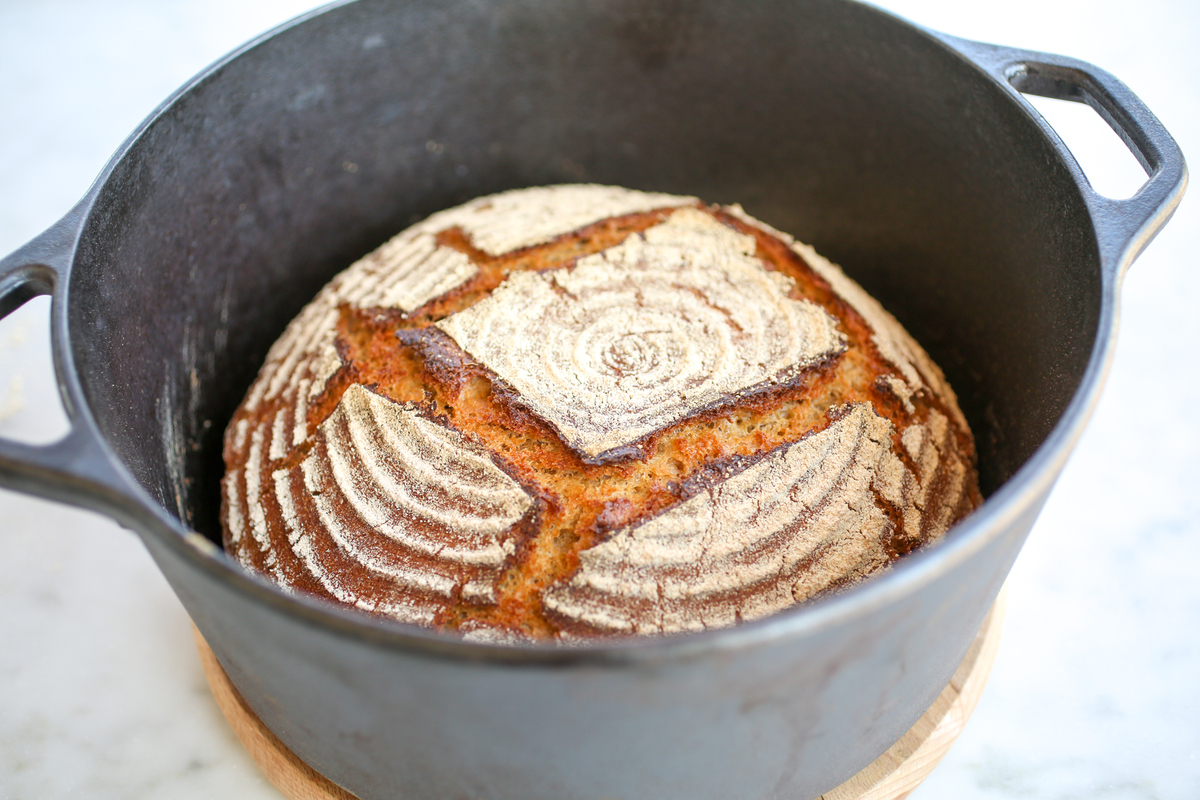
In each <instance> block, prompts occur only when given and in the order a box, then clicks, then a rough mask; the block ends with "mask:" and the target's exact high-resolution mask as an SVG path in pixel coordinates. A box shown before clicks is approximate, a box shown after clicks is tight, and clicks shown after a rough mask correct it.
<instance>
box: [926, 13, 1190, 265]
mask: <svg viewBox="0 0 1200 800" xmlns="http://www.w3.org/2000/svg"><path fill="white" fill-rule="evenodd" d="M935 35H936V36H937V37H938V38H940V39H941V40H942V41H944V42H946V44H948V45H950V46H951V47H953V48H954V49H955V50H957V51H959V52H960V53H962V54H963V55H964V56H966V57H967V58H968V59H970V60H971V61H972V62H973V63H974V64H976V65H977V66H979V67H981V68H983V69H984V70H986V71H988V72H989V73H991V74H992V75H993V76H994V77H995V78H997V79H999V80H1000V81H1001V83H1003V84H1004V85H1005V86H1007V87H1009V89H1010V90H1011V91H1012V92H1013V93H1014V95H1016V96H1017V97H1020V94H1021V93H1022V92H1024V93H1027V94H1033V95H1039V96H1041V97H1049V98H1053V99H1056V100H1070V101H1072V102H1076V103H1084V104H1086V105H1088V106H1091V108H1092V109H1093V110H1095V112H1096V113H1097V114H1099V115H1100V117H1101V118H1102V119H1103V120H1104V121H1105V122H1107V123H1108V125H1109V127H1111V128H1112V129H1113V130H1114V131H1115V132H1116V133H1117V135H1118V136H1120V137H1121V139H1122V140H1123V141H1124V142H1125V145H1126V146H1127V147H1128V148H1129V149H1130V150H1131V151H1132V152H1133V155H1134V156H1135V157H1136V158H1137V160H1138V161H1139V162H1140V163H1141V165H1142V167H1143V168H1144V169H1145V170H1146V173H1147V175H1148V178H1147V180H1146V182H1145V183H1144V184H1142V187H1141V188H1140V189H1138V191H1137V193H1136V194H1134V195H1133V196H1132V197H1129V198H1127V199H1123V200H1116V199H1113V198H1111V197H1105V196H1104V195H1102V194H1100V193H1098V192H1097V191H1096V190H1095V189H1093V188H1092V185H1091V183H1090V182H1089V181H1088V179H1087V176H1086V175H1084V172H1083V170H1082V168H1080V166H1079V162H1078V161H1076V159H1075V156H1074V155H1073V154H1072V153H1071V151H1070V149H1069V148H1068V147H1067V146H1066V144H1064V143H1063V141H1062V139H1061V138H1060V137H1059V136H1058V134H1057V133H1056V132H1055V130H1054V129H1053V128H1052V127H1051V126H1050V125H1049V124H1048V123H1047V122H1045V121H1044V120H1042V119H1041V115H1036V116H1037V118H1038V120H1039V122H1040V123H1041V125H1042V128H1043V130H1045V132H1046V133H1047V135H1048V136H1049V137H1050V140H1051V141H1052V142H1053V143H1054V145H1055V146H1056V147H1057V148H1058V150H1059V152H1060V153H1061V154H1062V156H1063V159H1064V161H1065V162H1066V164H1067V166H1068V168H1069V169H1070V170H1071V174H1072V177H1074V179H1075V182H1076V184H1078V186H1079V189H1080V191H1081V192H1082V193H1083V198H1084V201H1085V202H1086V203H1087V206H1088V210H1089V211H1090V212H1091V215H1092V221H1093V224H1094V225H1095V227H1096V239H1097V241H1098V242H1099V245H1100V258H1101V262H1102V264H1103V265H1104V266H1105V269H1106V271H1107V274H1106V276H1105V277H1106V278H1112V279H1115V280H1116V281H1119V280H1120V278H1121V276H1123V275H1124V274H1125V270H1126V269H1128V268H1129V265H1130V264H1131V263H1133V261H1134V259H1136V258H1137V257H1138V255H1139V254H1141V252H1142V251H1143V250H1144V249H1145V248H1146V245H1148V244H1150V241H1151V240H1152V239H1153V238H1154V236H1155V235H1156V234H1157V233H1158V232H1159V231H1160V230H1162V227H1163V226H1164V225H1166V224H1167V221H1168V220H1169V219H1170V218H1171V215H1172V214H1173V213H1175V208H1176V207H1177V206H1178V205H1179V201H1180V199H1181V198H1182V197H1183V192H1184V190H1185V189H1186V188H1187V181H1188V172H1187V164H1186V162H1185V161H1184V159H1183V152H1182V151H1181V150H1180V149H1179V145H1178V144H1176V143H1175V140H1174V139H1173V138H1172V137H1171V134H1169V133H1167V129H1166V128H1164V127H1163V125H1162V123H1161V122H1159V121H1158V118H1157V117H1155V116H1154V114H1153V113H1151V111H1150V109H1149V108H1147V107H1146V105H1145V103H1143V102H1142V101H1141V99H1139V98H1138V96H1137V95H1135V94H1134V93H1133V92H1132V91H1130V89H1129V87H1128V86H1126V85H1125V84H1124V83H1122V82H1121V81H1120V80H1118V79H1117V78H1116V76H1114V75H1113V74H1112V73H1110V72H1106V71H1105V70H1102V69H1100V68H1099V67H1096V66H1094V65H1092V64H1089V63H1087V62H1086V61H1080V60H1079V59H1075V58H1070V57H1068V56H1060V55H1054V54H1051V53H1039V52H1035V51H1031V50H1020V49H1017V48H1014V47H1002V46H999V45H992V44H985V43H983V42H975V41H971V40H969V39H959V38H957V37H954V36H949V35H946V34H942V33H936V34H935ZM1021 102H1022V103H1025V102H1026V101H1025V100H1024V99H1022V100H1021Z"/></svg>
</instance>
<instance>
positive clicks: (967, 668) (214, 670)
mask: <svg viewBox="0 0 1200 800" xmlns="http://www.w3.org/2000/svg"><path fill="white" fill-rule="evenodd" d="M1003 626H1004V592H1003V591H1001V593H1000V596H999V597H998V598H996V603H995V605H993V606H992V609H991V611H989V612H988V615H987V618H986V619H984V621H983V626H982V627H981V628H980V629H979V633H978V634H976V635H975V641H974V642H972V643H971V648H970V649H969V650H968V651H967V656H966V658H964V659H963V661H962V663H961V664H959V666H958V671H957V672H955V673H954V677H953V678H951V679H950V683H948V684H947V685H946V688H945V689H943V690H942V693H941V694H940V695H938V698H937V700H935V701H934V702H933V705H931V706H930V707H929V710H928V711H926V712H925V715H924V716H923V717H921V719H919V720H917V724H916V725H914V726H912V728H910V729H909V731H908V733H906V734H904V736H902V737H901V738H900V741H898V742H896V743H895V744H894V745H892V747H891V749H890V750H888V751H887V752H886V753H884V754H883V755H881V756H880V757H879V758H877V759H875V760H874V761H873V762H871V763H870V764H869V765H868V766H867V767H866V768H865V769H863V770H862V772H859V773H858V774H857V775H855V776H854V777H853V778H851V779H850V780H848V781H846V782H845V783H843V784H842V785H841V786H838V787H837V788H836V789H832V790H831V791H828V792H826V793H825V794H823V795H821V797H820V798H818V800H904V798H905V797H908V795H909V794H910V793H911V792H912V791H913V790H914V789H916V788H917V786H919V785H920V783H921V781H923V780H925V778H926V777H928V776H929V773H930V772H932V771H933V768H934V767H936V766H937V764H938V762H939V761H941V760H942V756H944V755H946V753H947V752H948V751H949V750H950V745H952V744H954V741H955V739H957V738H958V735H959V734H960V733H962V730H963V726H964V725H966V724H967V720H968V719H969V718H970V716H971V712H972V711H974V710H975V705H976V704H977V703H978V702H979V698H980V696H981V695H982V694H983V687H984V686H985V685H986V684H987V679H988V675H989V674H990V673H991V671H992V664H993V662H994V661H995V660H996V651H997V650H998V649H999V648H1000V630H1001V628H1002V627H1003ZM192 631H193V633H194V634H195V635H196V647H197V648H198V649H199V650H200V663H201V664H203V666H204V675H205V677H206V678H208V686H209V688H210V689H211V690H212V693H213V697H214V698H216V701H217V705H218V706H220V707H221V712H222V713H223V714H224V715H225V719H227V720H228V721H229V724H230V726H231V727H232V728H233V732H234V733H235V734H237V737H238V739H240V740H241V742H242V745H243V746H244V747H245V748H246V750H247V751H249V753H250V757H251V758H253V759H254V761H255V763H256V764H258V767H259V769H261V770H262V771H263V774H265V775H266V776H267V780H269V781H271V783H273V784H274V785H275V787H276V788H277V789H279V791H281V792H283V794H284V796H285V797H287V798H289V800H357V798H356V797H355V796H354V795H352V794H351V793H350V792H348V791H346V790H345V789H343V788H341V787H340V786H337V785H335V784H334V783H332V782H331V781H330V780H329V779H327V778H325V777H324V776H323V775H320V774H318V773H317V772H316V771H315V770H313V769H312V768H311V767H309V766H308V765H307V764H305V763H304V762H303V761H301V760H300V759H299V757H297V756H296V755H295V754H294V753H293V752H292V751H291V750H289V749H288V748H287V746H286V745H284V743H283V742H281V741H279V739H277V738H276V737H275V734H273V733H271V731H269V730H267V726H266V725H264V724H263V723H262V721H261V720H259V718H258V717H257V716H255V714H254V712H253V711H251V710H250V707H249V706H248V705H246V701H245V700H243V699H242V696H241V695H240V694H238V690H237V689H235V688H234V687H233V684H232V683H231V682H230V680H229V676H228V675H226V674H225V670H224V669H223V668H222V667H221V664H220V662H218V661H217V657H216V656H214V655H213V652H212V650H210V649H209V647H208V643H207V642H205V641H204V637H203V636H201V635H200V631H198V630H196V629H195V628H193V629H192Z"/></svg>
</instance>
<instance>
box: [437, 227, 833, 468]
mask: <svg viewBox="0 0 1200 800" xmlns="http://www.w3.org/2000/svg"><path fill="white" fill-rule="evenodd" d="M754 252H755V242H754V239H753V237H750V236H746V235H744V234H741V233H738V232H736V231H734V230H732V229H731V228H729V227H727V226H725V225H722V224H721V223H720V222H718V221H717V220H715V219H713V218H712V217H711V216H709V215H708V214H706V213H704V212H703V211H700V210H698V209H693V208H683V209H680V210H678V211H676V212H674V213H673V214H672V215H671V216H670V217H669V218H668V219H667V221H666V222H664V223H662V224H660V225H656V226H654V227H652V228H649V229H647V230H646V231H645V233H644V234H641V235H633V236H630V237H629V238H628V239H626V240H625V241H624V243H622V244H620V245H617V246H616V247H612V248H610V249H608V250H605V251H603V252H601V253H597V254H595V255H593V256H588V257H586V258H582V259H580V260H579V261H578V262H577V263H576V264H575V265H574V266H573V267H571V268H562V269H558V270H553V271H548V272H542V273H529V272H520V273H516V274H514V275H511V276H509V277H508V278H507V279H506V280H505V282H504V283H503V284H501V285H500V287H499V288H497V289H496V290H495V291H494V292H493V293H492V294H491V295H490V296H489V297H488V298H486V299H485V300H482V301H481V302H479V303H477V304H475V305H473V306H471V307H470V308H468V309H466V310H465V311H460V312H459V313H457V314H454V315H452V316H450V317H448V318H447V319H445V320H443V321H441V322H439V323H438V327H440V328H441V329H442V330H443V331H445V332H446V333H448V334H449V335H450V336H451V338H453V339H454V340H455V341H456V342H457V343H458V344H459V346H460V347H462V348H463V349H464V350H466V351H467V352H468V353H470V354H471V355H472V356H474V357H475V358H476V359H478V360H479V361H480V362H481V363H483V364H484V365H485V366H486V367H487V368H488V369H490V370H492V372H494V373H496V375H498V376H499V377H500V378H501V379H502V380H504V381H505V382H506V383H508V384H509V385H510V386H512V387H513V388H514V389H516V391H517V398H518V402H520V403H522V404H523V405H525V406H526V407H528V408H529V409H530V410H532V411H533V412H534V413H536V414H538V415H539V416H540V417H542V418H543V419H545V420H547V421H548V422H550V423H551V424H552V425H553V426H554V427H555V429H556V430H558V432H559V433H560V435H562V437H563V439H564V440H565V441H566V442H567V444H568V445H569V446H570V447H572V448H574V449H575V450H577V451H578V452H579V453H580V454H581V455H583V456H584V457H586V458H592V459H594V458H597V457H600V456H603V455H605V454H606V453H607V452H609V451H612V450H614V449H616V448H621V447H624V446H627V445H630V444H632V443H634V442H636V441H637V440H638V439H640V438H642V437H644V436H646V435H647V434H650V433H653V432H655V431H658V430H660V429H662V428H664V427H666V426H667V425H670V424H672V423H674V422H677V421H679V420H681V419H684V418H686V417H688V416H690V415H691V414H694V413H695V412H697V411H699V410H701V409H704V408H707V407H710V406H712V405H714V404H716V403H718V402H721V401H723V400H727V399H729V398H730V397H731V396H733V395H736V394H737V393H738V392H742V391H745V390H748V389H753V388H755V387H758V386H760V385H762V384H764V383H767V382H777V381H780V380H785V379H786V378H787V377H788V376H789V374H791V373H793V372H795V371H797V370H800V369H803V368H805V367H808V366H811V365H812V364H814V363H816V362H818V361H820V360H822V359H825V358H828V357H830V356H832V355H834V354H835V353H837V352H838V351H839V350H841V348H842V347H843V346H844V339H843V336H842V334H841V333H840V331H839V330H838V327H837V321H836V320H834V319H833V318H832V317H831V316H829V314H827V313H826V312H825V311H824V310H823V309H822V308H820V307H819V306H817V305H815V304H813V303H810V302H808V301H804V300H794V299H792V298H791V297H789V296H788V292H789V291H790V290H791V289H792V288H793V287H794V283H793V281H792V279H791V278H788V277H786V276H784V275H782V274H780V273H778V272H769V271H767V270H766V269H764V268H763V266H762V263H761V262H760V261H759V260H758V259H757V258H755V256H754Z"/></svg>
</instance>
